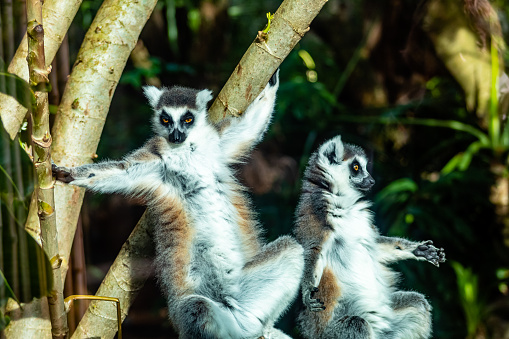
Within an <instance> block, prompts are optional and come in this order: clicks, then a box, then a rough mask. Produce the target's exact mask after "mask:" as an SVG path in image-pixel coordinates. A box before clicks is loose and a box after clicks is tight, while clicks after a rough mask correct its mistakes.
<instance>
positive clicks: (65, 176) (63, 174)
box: [51, 163, 74, 184]
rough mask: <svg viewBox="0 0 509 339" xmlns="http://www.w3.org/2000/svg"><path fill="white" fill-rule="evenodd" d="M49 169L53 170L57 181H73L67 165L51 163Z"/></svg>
mask: <svg viewBox="0 0 509 339" xmlns="http://www.w3.org/2000/svg"><path fill="white" fill-rule="evenodd" d="M51 171H52V172H53V176H54V177H55V179H57V180H58V181H61V182H65V183H66V184H68V183H70V182H72V181H74V178H73V176H72V175H71V172H70V170H69V169H68V168H67V167H58V166H57V165H55V164H54V163H53V164H51Z"/></svg>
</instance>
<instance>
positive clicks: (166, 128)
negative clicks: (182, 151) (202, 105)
mask: <svg viewBox="0 0 509 339" xmlns="http://www.w3.org/2000/svg"><path fill="white" fill-rule="evenodd" d="M158 113H159V114H158V116H159V121H158V123H159V124H160V126H158V127H157V131H158V132H159V133H158V134H159V135H161V136H163V137H167V138H168V141H169V142H171V143H174V144H181V143H183V142H184V141H185V140H186V139H187V136H188V135H189V132H190V131H191V129H192V128H193V126H194V124H195V122H196V117H195V114H193V113H192V112H191V111H190V110H189V109H188V108H187V107H163V108H162V109H161V110H160V112H158Z"/></svg>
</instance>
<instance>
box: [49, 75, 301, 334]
mask: <svg viewBox="0 0 509 339" xmlns="http://www.w3.org/2000/svg"><path fill="white" fill-rule="evenodd" d="M278 86H279V80H278V74H277V73H276V74H275V75H274V76H273V77H272V78H271V80H270V81H269V84H268V85H267V87H266V88H265V89H264V90H263V91H262V93H261V94H260V95H259V96H258V97H257V98H256V99H255V101H254V102H253V103H252V104H251V105H250V106H249V107H248V109H247V110H246V112H245V113H244V114H243V115H242V117H241V118H230V119H229V120H228V121H227V122H225V123H223V124H222V125H221V128H220V129H219V128H215V127H214V126H213V125H211V124H210V123H209V121H208V118H207V107H206V106H207V103H208V102H209V100H210V99H211V98H212V96H211V92H210V91H209V90H202V91H198V90H194V89H188V88H182V87H173V88H163V89H158V88H156V87H145V88H144V92H145V95H146V96H147V98H148V100H149V102H150V105H151V106H152V107H153V109H154V117H153V119H152V124H153V128H154V131H155V133H156V136H155V137H153V138H152V139H150V140H149V141H148V142H147V143H146V144H145V146H143V147H142V148H140V149H138V150H136V151H134V152H133V153H131V154H130V155H128V156H126V157H125V158H124V160H121V161H105V162H102V163H97V164H91V165H84V166H80V167H76V168H71V169H66V168H62V167H60V168H58V167H57V168H55V169H54V172H55V174H56V176H57V178H58V179H59V180H61V181H65V182H70V183H72V184H73V185H78V186H82V187H86V188H87V189H90V190H92V191H96V192H101V193H123V194H125V195H129V196H138V197H141V198H144V200H145V202H146V204H147V206H148V212H149V215H150V217H151V220H152V222H153V225H154V241H155V247H156V257H155V267H156V272H157V276H158V280H159V283H160V286H161V289H162V291H163V294H164V295H165V297H166V299H167V301H168V310H169V317H170V321H171V322H172V324H173V325H174V326H175V327H176V329H177V331H178V332H179V334H180V337H181V338H234V339H239V338H258V337H260V336H262V335H263V336H264V337H265V338H267V339H268V338H288V337H287V336H286V335H285V334H284V333H282V332H280V331H279V330H276V329H274V328H273V326H272V325H273V324H274V322H275V321H276V320H277V319H278V318H279V317H280V315H281V314H282V313H283V312H284V311H285V310H286V309H287V308H288V307H289V305H290V303H291V302H292V301H293V300H294V298H295V297H296V295H297V293H298V290H299V285H300V280H301V277H302V273H303V269H304V258H303V249H302V247H301V246H300V245H299V244H298V243H297V242H296V241H295V240H294V239H293V238H291V237H289V236H282V237H280V238H279V239H277V240H276V241H274V242H272V243H269V244H264V243H263V242H262V240H261V237H260V231H261V230H260V228H259V225H258V224H257V222H256V221H255V219H254V217H253V213H252V212H251V207H250V203H249V201H248V199H247V197H246V196H245V194H244V190H245V189H244V188H243V187H242V186H241V185H240V184H239V183H238V182H237V180H236V178H235V175H234V171H233V170H232V168H231V165H232V164H234V163H238V162H239V161H240V159H241V158H242V157H243V156H245V155H246V153H247V152H248V151H250V150H251V149H252V147H253V146H254V145H255V144H256V143H258V142H259V141H260V140H261V138H262V135H263V133H264V132H265V131H266V129H267V127H268V124H269V122H270V119H271V115H272V111H273V108H274V102H275V97H276V91H277V88H278Z"/></svg>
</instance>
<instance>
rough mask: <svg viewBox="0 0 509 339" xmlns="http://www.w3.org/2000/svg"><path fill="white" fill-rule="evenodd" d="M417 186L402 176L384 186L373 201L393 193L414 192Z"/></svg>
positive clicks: (378, 200)
mask: <svg viewBox="0 0 509 339" xmlns="http://www.w3.org/2000/svg"><path fill="white" fill-rule="evenodd" d="M418 188H419V187H418V186H417V183H416V182H415V181H413V180H412V179H410V178H402V179H398V180H395V181H393V182H391V183H390V184H389V185H387V186H385V187H384V188H383V189H382V190H381V191H380V192H378V194H377V195H376V197H375V203H378V202H380V201H381V200H384V199H387V198H388V197H389V196H391V195H393V194H398V193H401V192H411V193H413V192H416V191H417V189H418Z"/></svg>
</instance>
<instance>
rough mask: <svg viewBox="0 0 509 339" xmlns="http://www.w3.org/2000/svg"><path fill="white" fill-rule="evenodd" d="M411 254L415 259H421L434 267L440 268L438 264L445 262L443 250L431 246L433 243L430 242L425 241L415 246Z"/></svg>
mask: <svg viewBox="0 0 509 339" xmlns="http://www.w3.org/2000/svg"><path fill="white" fill-rule="evenodd" d="M413 253H414V255H415V256H416V257H423V258H424V259H425V260H426V261H428V262H430V263H432V264H433V265H435V266H436V267H438V266H440V263H443V262H445V251H444V249H443V248H436V247H435V246H433V241H431V240H428V241H425V242H424V243H422V244H420V245H419V246H417V248H416V249H415V250H414V252H413Z"/></svg>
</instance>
